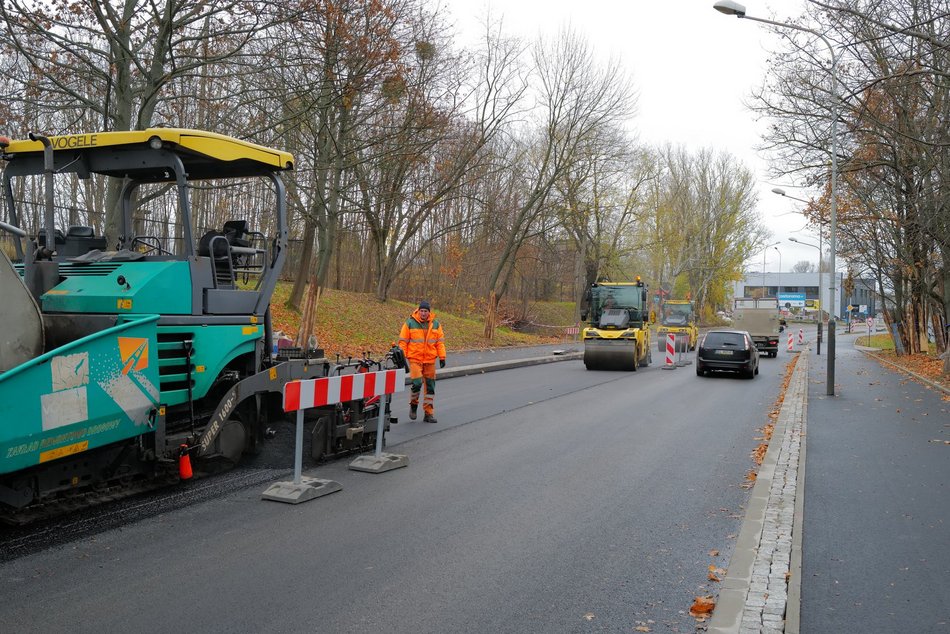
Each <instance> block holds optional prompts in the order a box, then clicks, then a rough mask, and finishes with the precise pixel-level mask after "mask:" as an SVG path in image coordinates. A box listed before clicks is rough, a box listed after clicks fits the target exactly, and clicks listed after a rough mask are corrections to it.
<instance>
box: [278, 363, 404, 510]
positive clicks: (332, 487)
mask: <svg viewBox="0 0 950 634" xmlns="http://www.w3.org/2000/svg"><path fill="white" fill-rule="evenodd" d="M405 386H406V371H405V370H402V369H399V370H382V371H380V372H363V373H356V374H344V375H341V376H330V377H323V378H319V379H301V380H298V381H288V382H287V384H286V385H284V411H285V412H297V442H296V450H295V452H294V480H293V482H277V483H275V484H272V485H271V486H270V487H269V488H268V489H267V490H266V491H264V493H263V494H262V495H261V498H263V499H265V500H273V501H275V502H289V503H291V504H299V503H300V502H306V501H307V500H312V499H314V498H318V497H321V496H324V495H327V494H329V493H334V492H336V491H339V490H341V489H342V488H343V487H342V486H340V484H339V483H338V482H334V481H333V480H321V479H319V478H307V477H303V476H301V473H300V472H301V470H302V467H303V420H304V412H305V411H306V410H308V409H311V408H314V407H323V406H326V405H336V404H337V403H345V402H347V401H355V400H363V399H368V398H372V397H374V396H384V395H386V394H393V393H395V392H401V391H402V390H403V389H404V388H405ZM385 415H386V402H385V400H384V399H380V401H379V417H378V419H377V423H376V453H375V455H374V456H360V457H358V458H357V459H356V460H354V461H353V462H352V463H350V468H351V469H354V470H356V471H369V472H371V473H381V472H383V471H389V470H390V469H395V468H397V467H405V466H406V465H408V464H409V459H408V458H407V457H406V456H400V455H395V454H384V453H382V448H383V420H384V418H385Z"/></svg>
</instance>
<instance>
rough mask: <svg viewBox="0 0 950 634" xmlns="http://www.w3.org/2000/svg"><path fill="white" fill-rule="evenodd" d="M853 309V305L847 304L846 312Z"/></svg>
mask: <svg viewBox="0 0 950 634" xmlns="http://www.w3.org/2000/svg"><path fill="white" fill-rule="evenodd" d="M853 310H854V306H852V305H851V304H848V312H849V313H850V312H851V311H853Z"/></svg>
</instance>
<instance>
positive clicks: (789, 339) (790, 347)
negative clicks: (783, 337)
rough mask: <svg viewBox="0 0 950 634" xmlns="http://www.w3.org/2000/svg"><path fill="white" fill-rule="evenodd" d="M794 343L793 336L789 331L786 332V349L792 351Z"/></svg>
mask: <svg viewBox="0 0 950 634" xmlns="http://www.w3.org/2000/svg"><path fill="white" fill-rule="evenodd" d="M794 343H795V337H794V336H793V335H792V333H791V332H789V333H788V351H789V352H792V346H793V345H794Z"/></svg>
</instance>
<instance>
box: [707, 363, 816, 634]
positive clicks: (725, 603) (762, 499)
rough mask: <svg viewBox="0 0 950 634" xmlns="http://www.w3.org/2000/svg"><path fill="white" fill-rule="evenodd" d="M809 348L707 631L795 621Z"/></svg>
mask: <svg viewBox="0 0 950 634" xmlns="http://www.w3.org/2000/svg"><path fill="white" fill-rule="evenodd" d="M809 351H810V349H809V348H807V347H806V348H805V349H803V350H802V352H801V353H800V354H799V359H798V363H797V364H796V367H795V371H794V373H793V374H792V379H791V381H790V382H789V388H788V391H787V392H786V395H785V399H784V401H783V403H782V409H781V410H780V412H779V416H778V419H777V420H776V422H775V428H774V429H773V432H772V438H771V440H770V441H769V448H768V450H767V451H766V453H765V458H764V460H763V461H762V465H761V466H760V467H759V471H758V474H757V477H756V481H755V486H754V487H753V488H752V495H751V497H750V499H749V505H748V508H747V509H746V515H745V519H744V520H743V522H742V527H741V528H740V530H739V537H738V538H737V539H736V548H735V551H734V552H733V554H732V557H731V558H730V561H729V568H728V572H727V573H726V576H725V577H724V578H723V580H722V586H721V589H720V591H719V599H718V602H717V606H716V610H715V611H714V612H713V616H712V618H711V619H710V621H709V627H708V629H707V632H715V633H717V634H725V633H729V634H753V633H755V634H777V633H780V632H792V631H793V629H787V626H792V627H797V623H798V614H799V611H800V605H799V597H800V584H801V579H800V575H799V573H800V570H801V499H802V497H803V496H801V495H798V491H799V490H802V489H800V488H799V487H801V486H802V485H803V484H804V477H803V474H804V468H805V465H804V460H803V458H804V443H803V442H802V438H803V437H804V431H805V422H806V408H807V398H808V353H809ZM796 527H797V529H796ZM788 615H791V618H788ZM794 631H796V632H797V629H796V630H794Z"/></svg>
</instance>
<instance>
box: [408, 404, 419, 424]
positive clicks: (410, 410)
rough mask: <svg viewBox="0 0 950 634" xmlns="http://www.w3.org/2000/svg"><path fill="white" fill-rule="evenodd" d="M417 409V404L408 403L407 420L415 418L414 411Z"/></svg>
mask: <svg viewBox="0 0 950 634" xmlns="http://www.w3.org/2000/svg"><path fill="white" fill-rule="evenodd" d="M418 411H419V405H412V404H410V405H409V420H416V412H418Z"/></svg>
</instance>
